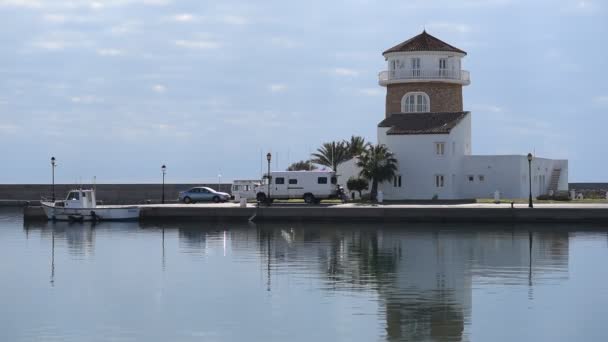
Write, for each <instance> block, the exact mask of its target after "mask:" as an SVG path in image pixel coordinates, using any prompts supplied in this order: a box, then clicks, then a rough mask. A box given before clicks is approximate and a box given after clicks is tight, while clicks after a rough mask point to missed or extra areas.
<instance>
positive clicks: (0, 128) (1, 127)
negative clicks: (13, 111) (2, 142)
mask: <svg viewBox="0 0 608 342" xmlns="http://www.w3.org/2000/svg"><path fill="white" fill-rule="evenodd" d="M18 128H19V127H18V126H16V125H13V124H10V123H0V132H2V133H6V134H11V133H16V132H17V130H18Z"/></svg>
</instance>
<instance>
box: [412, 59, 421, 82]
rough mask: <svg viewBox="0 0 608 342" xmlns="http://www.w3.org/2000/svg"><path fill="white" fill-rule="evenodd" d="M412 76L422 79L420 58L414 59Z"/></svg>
mask: <svg viewBox="0 0 608 342" xmlns="http://www.w3.org/2000/svg"><path fill="white" fill-rule="evenodd" d="M412 76H413V77H420V58H412Z"/></svg>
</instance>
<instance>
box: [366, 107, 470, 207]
mask: <svg viewBox="0 0 608 342" xmlns="http://www.w3.org/2000/svg"><path fill="white" fill-rule="evenodd" d="M394 115H408V114H394ZM387 131H388V128H385V127H379V128H378V141H379V142H380V143H382V144H385V145H386V146H388V148H389V149H390V150H391V152H393V154H394V155H395V157H396V158H397V160H398V161H399V165H398V168H399V171H398V174H400V175H401V177H402V186H401V188H399V187H394V186H393V183H392V182H391V183H383V184H381V185H380V190H382V191H383V192H384V198H385V199H387V200H398V199H426V200H429V199H431V198H432V197H433V196H434V195H437V196H438V198H439V199H455V198H460V196H459V185H458V182H457V179H458V177H459V174H460V170H461V169H462V158H463V157H464V155H465V154H466V153H467V146H468V152H470V137H471V134H470V132H471V118H470V115H469V114H467V115H466V116H465V118H463V119H462V120H461V122H460V123H459V124H458V125H457V126H456V127H455V128H454V129H452V131H451V132H450V134H420V135H387V134H386V132H387ZM437 142H443V143H445V154H444V155H437V154H436V150H435V143H437ZM435 175H443V176H444V186H443V187H442V188H438V187H436V184H435Z"/></svg>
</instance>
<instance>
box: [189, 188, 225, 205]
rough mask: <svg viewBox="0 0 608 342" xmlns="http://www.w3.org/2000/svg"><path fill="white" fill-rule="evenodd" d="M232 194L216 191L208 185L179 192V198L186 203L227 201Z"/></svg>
mask: <svg viewBox="0 0 608 342" xmlns="http://www.w3.org/2000/svg"><path fill="white" fill-rule="evenodd" d="M229 199H230V194H227V193H225V192H219V191H215V190H213V189H211V188H208V187H204V186H203V187H196V188H192V189H190V190H186V191H182V192H180V193H179V197H178V200H179V201H180V202H184V203H195V202H206V201H213V202H215V203H219V202H226V201H228V200H229Z"/></svg>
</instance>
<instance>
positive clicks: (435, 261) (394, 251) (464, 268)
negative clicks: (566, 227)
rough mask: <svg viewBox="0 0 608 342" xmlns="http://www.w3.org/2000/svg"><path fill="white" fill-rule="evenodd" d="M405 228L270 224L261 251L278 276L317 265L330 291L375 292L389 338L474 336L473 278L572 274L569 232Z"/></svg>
mask: <svg viewBox="0 0 608 342" xmlns="http://www.w3.org/2000/svg"><path fill="white" fill-rule="evenodd" d="M399 228H400V227H384V228H383V229H375V228H374V227H365V226H363V227H362V226H356V227H345V228H336V226H335V225H332V226H329V225H328V226H324V225H315V226H314V227H309V226H304V227H301V228H293V227H292V228H288V229H284V228H280V227H277V226H272V225H265V226H261V227H260V228H259V229H260V234H259V239H260V242H259V248H260V250H264V249H266V250H267V251H268V255H269V256H270V258H269V260H271V261H269V265H270V264H277V266H276V270H277V271H278V272H280V271H281V270H282V267H281V266H280V265H281V264H286V265H287V267H288V268H289V266H295V267H297V266H298V265H300V264H302V262H303V260H307V261H314V263H315V264H316V265H317V267H318V268H319V270H320V271H321V272H323V274H324V275H325V277H326V284H327V285H328V286H327V287H325V290H331V291H334V290H353V289H356V288H357V287H363V288H372V289H374V290H376V291H377V292H378V293H379V295H380V298H381V302H382V304H383V308H382V312H383V313H384V315H385V319H386V335H387V336H386V337H387V340H391V341H392V340H394V341H401V340H408V341H409V340H412V341H421V340H436V339H440V340H443V341H452V340H453V341H460V340H463V339H465V340H466V339H468V337H467V335H466V332H465V326H466V325H469V324H470V318H471V310H472V302H471V298H472V291H473V287H472V283H473V282H474V281H475V282H477V283H479V284H486V283H501V284H511V285H518V284H519V285H522V284H526V283H528V284H529V285H530V286H532V277H533V274H535V273H540V274H541V276H542V277H544V278H548V279H551V280H553V281H555V280H559V279H564V278H567V276H568V270H567V267H568V232H567V231H565V232H561V233H560V232H557V233H556V232H543V231H540V232H534V233H533V232H531V231H530V232H527V231H525V230H510V231H506V232H503V231H473V230H466V229H464V230H463V229H462V227H459V228H458V229H454V230H437V229H436V228H432V227H420V228H419V229H416V228H412V227H408V228H407V229H399ZM534 241H536V244H534ZM271 250H272V252H271ZM267 272H268V273H270V272H271V267H270V266H269V267H268V271H267ZM269 286H270V282H269Z"/></svg>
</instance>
